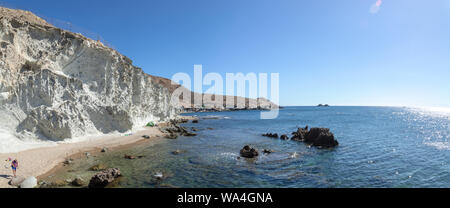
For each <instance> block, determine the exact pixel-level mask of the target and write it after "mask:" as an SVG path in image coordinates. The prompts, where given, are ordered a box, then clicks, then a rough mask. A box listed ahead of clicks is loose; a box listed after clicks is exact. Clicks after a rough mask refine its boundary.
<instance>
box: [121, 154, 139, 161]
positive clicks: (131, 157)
mask: <svg viewBox="0 0 450 208" xmlns="http://www.w3.org/2000/svg"><path fill="white" fill-rule="evenodd" d="M123 157H124V158H125V159H129V160H134V159H136V157H135V156H133V155H125V156H123Z"/></svg>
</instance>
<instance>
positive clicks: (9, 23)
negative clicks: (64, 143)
mask: <svg viewBox="0 0 450 208" xmlns="http://www.w3.org/2000/svg"><path fill="white" fill-rule="evenodd" d="M1 9H2V11H3V10H5V11H8V12H9V13H12V12H11V11H16V10H8V9H5V8H1ZM8 12H5V13H2V15H0V115H2V116H1V117H0V121H1V122H2V123H4V124H2V125H0V130H2V131H3V132H8V133H9V134H10V135H12V136H14V137H17V138H30V137H31V138H33V137H35V138H39V139H43V140H54V141H58V140H63V139H67V138H73V137H79V136H87V135H94V134H95V135H97V134H101V133H111V132H115V131H118V132H125V131H128V130H130V129H132V128H134V127H138V126H144V125H145V124H146V123H147V122H149V121H154V122H159V121H167V120H170V119H173V118H174V117H175V116H176V113H177V109H175V108H174V107H173V106H172V105H170V103H169V102H170V93H169V91H168V89H166V88H164V87H162V86H161V85H159V84H158V83H156V82H154V81H152V79H151V76H149V75H147V74H145V73H144V72H143V71H142V69H140V68H138V67H135V66H133V65H132V62H131V60H130V59H128V58H127V57H125V56H123V55H121V54H120V53H118V52H117V51H115V50H113V49H111V48H108V47H105V46H104V45H103V44H102V43H100V42H97V41H94V40H91V39H88V38H85V37H84V36H82V35H80V34H75V33H71V32H67V31H64V30H61V29H59V28H55V27H53V26H51V25H49V24H48V23H45V21H43V20H42V19H40V18H38V17H36V16H34V15H33V14H31V13H29V12H25V13H23V14H22V15H9V16H8V15H7V14H9V13H8Z"/></svg>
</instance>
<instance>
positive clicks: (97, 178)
mask: <svg viewBox="0 0 450 208" xmlns="http://www.w3.org/2000/svg"><path fill="white" fill-rule="evenodd" d="M120 176H121V173H120V170H119V169H118V168H110V169H108V170H104V171H102V172H99V173H97V174H95V175H94V176H92V178H91V180H90V181H89V186H88V187H89V188H105V187H106V186H107V185H108V184H109V183H111V182H113V181H114V180H115V179H116V178H118V177H120Z"/></svg>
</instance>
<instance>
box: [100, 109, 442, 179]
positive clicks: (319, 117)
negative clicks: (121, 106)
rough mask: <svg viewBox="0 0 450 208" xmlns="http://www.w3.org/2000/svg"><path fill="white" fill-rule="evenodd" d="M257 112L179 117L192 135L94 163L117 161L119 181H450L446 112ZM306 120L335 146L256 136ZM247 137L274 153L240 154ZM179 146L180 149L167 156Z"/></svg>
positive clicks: (286, 129) (288, 130) (287, 130)
mask: <svg viewBox="0 0 450 208" xmlns="http://www.w3.org/2000/svg"><path fill="white" fill-rule="evenodd" d="M259 113H260V112H259V111H235V112H217V113H195V114H188V115H196V116H200V117H209V116H217V117H219V118H220V119H216V120H201V121H200V123H198V124H193V123H188V124H184V126H186V127H195V128H197V129H200V131H199V132H197V133H198V136H197V137H180V138H179V139H177V140H164V141H163V142H161V143H158V144H155V145H151V146H145V145H144V146H140V147H136V148H134V149H133V150H127V152H130V151H131V152H132V153H133V154H139V155H145V156H146V157H145V158H143V159H140V160H134V161H129V160H123V159H122V158H121V157H120V155H123V154H124V152H125V151H124V152H115V153H110V154H107V155H106V156H102V157H99V158H97V159H96V160H97V161H96V162H98V161H100V162H103V163H107V164H108V165H110V166H114V167H120V168H121V170H122V172H123V173H124V176H125V177H124V178H125V180H123V181H121V183H120V187H160V186H175V187H324V188H325V187H450V143H449V142H450V140H449V138H450V115H448V114H445V113H436V112H434V113H433V112H428V111H423V110H418V109H411V108H394V107H287V108H284V109H282V110H281V111H280V116H279V118H278V119H275V120H260V119H259V115H260V114H259ZM305 125H309V126H310V127H327V128H330V129H331V131H332V132H334V134H335V136H336V138H337V140H338V141H339V142H340V146H339V147H338V148H335V149H332V150H324V149H316V148H309V147H307V146H306V145H304V144H303V143H299V142H295V141H282V140H275V139H271V138H266V137H262V136H260V135H261V134H262V133H266V132H276V133H279V134H280V133H281V134H290V133H291V132H293V131H295V130H296V128H297V127H304V126H305ZM208 128H212V129H208ZM246 144H250V145H252V146H254V147H256V148H257V149H265V148H267V149H273V150H275V151H276V152H275V153H273V154H270V155H261V156H260V157H259V158H257V159H256V160H248V159H237V157H238V153H239V150H240V149H241V148H242V147H243V146H244V145H246ZM177 149H179V150H184V151H185V152H183V153H182V154H180V155H172V154H171V152H172V151H174V150H177ZM294 153H296V155H297V156H295V157H294V156H293V154H294ZM117 158H120V159H117ZM157 172H162V173H163V174H164V175H167V176H168V177H167V178H166V179H165V180H163V181H162V182H157V181H156V180H155V179H153V177H152V175H154V174H155V173H157Z"/></svg>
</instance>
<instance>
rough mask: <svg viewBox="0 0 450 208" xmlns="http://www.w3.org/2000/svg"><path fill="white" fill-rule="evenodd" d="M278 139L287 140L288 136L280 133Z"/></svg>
mask: <svg viewBox="0 0 450 208" xmlns="http://www.w3.org/2000/svg"><path fill="white" fill-rule="evenodd" d="M280 139H282V140H289V137H288V136H287V135H286V134H283V135H281V137H280Z"/></svg>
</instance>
